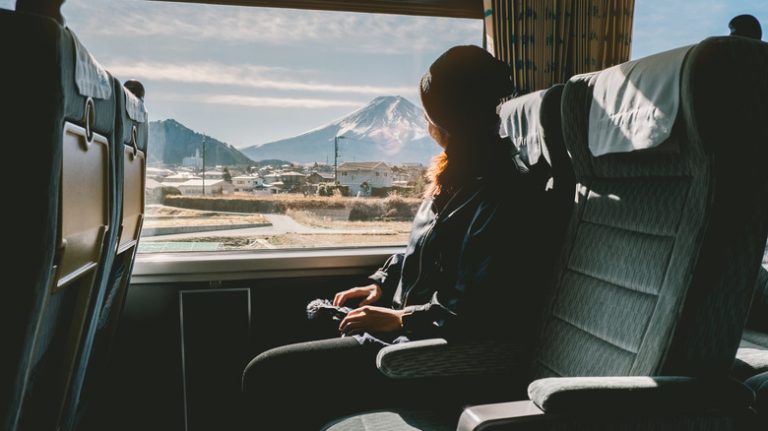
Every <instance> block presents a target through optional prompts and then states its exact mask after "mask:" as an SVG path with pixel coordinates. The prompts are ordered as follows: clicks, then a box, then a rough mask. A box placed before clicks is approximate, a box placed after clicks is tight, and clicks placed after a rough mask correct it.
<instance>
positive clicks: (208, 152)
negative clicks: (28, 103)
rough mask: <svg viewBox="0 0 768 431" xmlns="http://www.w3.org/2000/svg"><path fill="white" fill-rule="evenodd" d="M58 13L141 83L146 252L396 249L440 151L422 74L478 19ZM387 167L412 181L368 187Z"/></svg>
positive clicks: (71, 5)
mask: <svg viewBox="0 0 768 431" xmlns="http://www.w3.org/2000/svg"><path fill="white" fill-rule="evenodd" d="M0 1H2V0H0ZM63 14H64V16H65V17H66V18H67V23H68V25H69V27H70V28H72V29H73V30H74V31H75V33H76V34H77V35H78V37H79V38H80V40H81V41H82V42H83V44H84V45H85V46H87V47H88V48H89V50H90V51H91V53H92V54H93V55H94V57H95V58H96V59H98V61H99V62H100V63H102V64H103V65H104V66H105V68H106V69H107V70H109V71H110V72H111V73H113V74H114V75H115V76H116V77H118V78H119V79H121V80H122V81H125V80H127V79H138V80H140V81H141V82H142V83H143V84H144V86H145V88H146V97H145V103H146V106H147V109H148V112H149V115H150V119H151V123H150V144H149V151H148V152H149V154H148V157H147V160H148V169H147V190H146V196H147V204H148V205H147V214H146V218H145V221H144V231H143V235H142V241H141V248H140V252H154V251H186V250H260V249H270V248H304V247H339V246H342V247H343V246H362V245H401V244H405V242H406V240H407V237H408V232H409V230H410V222H411V220H412V217H413V212H414V211H415V209H416V208H417V206H418V203H419V200H420V199H419V196H420V194H421V191H422V189H423V187H424V180H423V175H424V172H425V169H426V166H427V165H428V164H429V162H430V160H431V158H432V157H433V156H434V155H435V154H437V153H438V152H439V151H440V149H439V147H438V146H437V145H436V144H434V143H433V142H432V141H431V138H429V135H428V134H427V130H426V124H425V121H424V119H423V113H422V111H421V107H420V104H419V98H418V94H417V84H418V80H419V78H420V76H421V74H422V73H423V72H424V71H425V70H426V69H427V68H428V66H429V64H430V63H431V62H432V61H433V60H434V59H435V58H437V56H438V55H439V54H440V53H442V52H443V51H445V50H446V49H447V48H449V47H451V46H454V45H458V44H470V43H471V44H475V45H482V40H483V24H482V20H480V19H452V18H430V17H414V16H397V15H383V14H381V15H378V14H364V13H340V12H320V11H301V10H292V9H269V8H255V7H232V6H217V5H200V4H185V3H176V2H168V3H166V2H114V1H110V0H69V1H67V2H66V3H64V7H63ZM381 165H384V166H385V169H391V168H393V167H402V168H403V169H407V170H406V172H408V173H409V175H408V176H406V177H405V178H404V179H403V181H400V182H398V183H397V184H393V182H392V181H390V179H389V178H388V177H387V176H386V174H385V175H384V177H385V179H384V180H382V179H376V181H373V177H372V175H373V171H376V170H377V169H381V167H380V166H381ZM377 166H379V167H377ZM348 171H349V172H356V174H350V175H348V174H347V172H348ZM376 176H377V177H379V176H380V174H379V173H378V172H376ZM335 178H337V179H338V183H335V182H334V179H335ZM233 179H234V180H233ZM363 182H367V183H366V185H370V187H368V189H367V190H364V191H361V183H363ZM235 184H236V185H237V188H235V187H234V185H235ZM353 211H356V213H355V214H354V216H352V214H351V213H352V212H353ZM193 228H199V230H198V231H193V232H190V230H194V229H193Z"/></svg>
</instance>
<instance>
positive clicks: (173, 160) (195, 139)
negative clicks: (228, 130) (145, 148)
mask: <svg viewBox="0 0 768 431" xmlns="http://www.w3.org/2000/svg"><path fill="white" fill-rule="evenodd" d="M203 139H205V165H206V166H216V165H223V166H233V165H243V166H247V165H252V164H253V161H252V160H251V159H249V158H248V156H246V155H245V154H243V153H241V152H240V151H238V150H237V149H236V148H235V147H233V146H231V145H229V144H226V143H224V142H221V141H219V140H218V139H215V138H212V137H210V136H207V135H203V134H201V133H197V132H195V131H193V130H191V129H189V128H187V127H186V126H184V125H183V124H181V123H179V122H178V121H176V120H173V119H168V120H162V121H152V122H150V123H149V156H148V158H147V163H149V164H163V165H181V164H182V160H183V159H184V157H192V156H195V154H199V155H200V157H202V153H203Z"/></svg>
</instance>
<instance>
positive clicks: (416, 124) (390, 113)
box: [242, 96, 440, 164]
mask: <svg viewBox="0 0 768 431" xmlns="http://www.w3.org/2000/svg"><path fill="white" fill-rule="evenodd" d="M334 136H344V138H345V139H339V163H342V162H352V161H358V162H363V161H385V162H388V163H404V162H419V163H422V164H428V163H429V161H430V160H431V159H432V157H434V156H435V155H436V154H438V153H439V152H440V147H438V146H437V144H436V143H435V142H434V141H433V140H432V138H431V137H430V136H429V134H428V133H427V122H426V120H425V119H424V111H423V110H422V109H421V108H419V107H418V106H416V105H414V104H413V103H411V102H410V101H408V100H407V99H405V98H403V97H400V96H382V97H377V98H375V99H373V100H372V101H371V102H370V103H369V104H368V105H366V106H364V107H362V108H360V109H358V110H357V111H354V112H352V113H351V114H349V115H347V116H346V117H343V118H341V119H339V120H337V121H334V122H333V123H331V124H328V125H325V126H322V127H319V128H317V129H314V130H310V131H309V132H306V133H303V134H301V135H299V136H296V137H293V138H288V139H281V140H279V141H274V142H269V143H266V144H263V145H254V146H251V147H247V148H244V149H243V150H242V151H243V153H245V154H246V155H247V156H248V157H250V158H251V159H253V160H262V159H273V158H274V159H284V160H290V161H292V162H295V163H311V162H319V163H325V162H326V161H328V162H329V163H333V147H334V143H333V138H334Z"/></svg>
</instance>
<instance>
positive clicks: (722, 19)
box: [0, 0, 768, 147]
mask: <svg viewBox="0 0 768 431" xmlns="http://www.w3.org/2000/svg"><path fill="white" fill-rule="evenodd" d="M13 3H14V1H12V0H0V7H5V8H10V7H11V6H12V4H13ZM63 12H64V15H65V17H66V18H67V23H68V25H69V26H70V27H71V28H72V29H73V30H74V31H75V32H76V33H77V35H78V37H79V38H80V39H81V40H82V41H83V43H84V44H85V45H86V46H87V47H88V48H89V49H90V50H91V52H92V53H93V54H94V56H95V57H96V58H97V59H99V61H100V62H101V63H102V64H104V66H105V67H107V69H108V70H110V71H111V72H112V73H113V74H115V75H116V76H117V77H118V78H120V79H122V80H125V79H129V78H137V79H139V80H141V81H142V82H143V83H144V85H145V87H146V89H147V98H146V103H147V107H148V109H149V112H150V117H151V118H152V119H164V118H175V119H177V120H179V121H180V122H182V123H183V124H186V125H187V126H189V127H191V128H192V129H194V130H196V131H199V132H203V133H206V134H209V135H211V136H214V137H216V138H217V139H220V140H223V141H225V142H228V143H230V144H233V145H234V146H236V147H242V146H247V145H253V144H261V143H265V142H268V141H272V140H276V139H281V138H286V137H291V136H295V135H297V134H300V133H303V132H305V131H308V130H310V129H313V128H315V127H319V126H322V125H324V124H326V123H328V122H330V121H333V120H334V119H336V118H339V117H341V116H343V115H345V114H347V113H349V112H351V111H352V110H354V109H356V108H358V107H360V106H363V105H364V104H365V103H367V102H368V101H370V100H371V99H373V98H374V97H376V96H379V95H396V94H397V95H402V96H405V97H407V98H409V99H410V100H412V101H413V102H416V103H418V97H417V93H416V88H417V87H416V83H417V82H418V79H419V77H420V76H421V74H422V73H423V72H424V70H426V68H427V67H428V65H429V64H430V63H431V62H432V61H433V60H434V59H435V58H436V57H437V56H438V55H439V54H440V53H441V52H443V51H444V50H445V49H447V48H449V47H451V46H453V45H457V44H467V43H473V44H477V45H480V44H482V22H481V21H480V20H453V19H445V18H426V17H406V16H393V15H371V14H355V13H333V12H316V11H296V10H288V9H263V8H247V7H233V6H217V5H197V4H184V3H166V2H156V1H143V0H68V1H67V2H66V3H65V4H64V8H63ZM739 13H751V14H753V15H755V16H757V17H758V18H759V19H760V20H761V23H762V25H763V28H764V29H766V30H768V1H765V0H731V1H722V0H684V1H681V0H664V1H662V0H636V2H635V20H634V32H633V33H634V34H633V46H632V57H633V58H639V57H642V56H645V55H648V54H652V53H655V52H659V51H663V50H666V49H670V48H674V47H677V46H682V45H686V44H691V43H695V42H697V41H699V40H701V39H703V38H705V37H707V36H711V35H719V34H727V32H728V28H727V23H728V20H729V19H730V18H731V17H733V16H734V15H737V14H739Z"/></svg>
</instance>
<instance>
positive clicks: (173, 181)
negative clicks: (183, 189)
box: [163, 172, 201, 186]
mask: <svg viewBox="0 0 768 431" xmlns="http://www.w3.org/2000/svg"><path fill="white" fill-rule="evenodd" d="M199 179H201V178H200V177H198V176H196V175H193V174H191V173H189V172H179V173H178V174H175V175H169V176H167V177H165V178H163V184H167V185H171V186H178V185H179V184H181V183H185V182H187V181H189V180H199Z"/></svg>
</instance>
